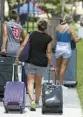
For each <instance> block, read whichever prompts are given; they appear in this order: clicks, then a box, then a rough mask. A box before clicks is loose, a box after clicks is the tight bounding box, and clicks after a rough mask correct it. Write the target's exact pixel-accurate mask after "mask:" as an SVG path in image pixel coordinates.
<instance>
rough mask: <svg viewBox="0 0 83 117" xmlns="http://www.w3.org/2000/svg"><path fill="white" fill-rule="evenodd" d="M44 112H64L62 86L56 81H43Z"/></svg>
mask: <svg viewBox="0 0 83 117" xmlns="http://www.w3.org/2000/svg"><path fill="white" fill-rule="evenodd" d="M42 113H43V114H45V113H59V114H62V113H63V94H62V87H61V86H59V85H57V84H56V83H50V70H49V82H47V83H43V87H42Z"/></svg>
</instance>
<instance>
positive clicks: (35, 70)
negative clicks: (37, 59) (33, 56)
mask: <svg viewBox="0 0 83 117" xmlns="http://www.w3.org/2000/svg"><path fill="white" fill-rule="evenodd" d="M46 68H47V67H40V66H36V65H33V64H29V63H25V72H26V74H27V75H28V74H36V75H39V76H44V73H45V71H46Z"/></svg>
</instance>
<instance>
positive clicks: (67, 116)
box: [0, 88, 82, 117]
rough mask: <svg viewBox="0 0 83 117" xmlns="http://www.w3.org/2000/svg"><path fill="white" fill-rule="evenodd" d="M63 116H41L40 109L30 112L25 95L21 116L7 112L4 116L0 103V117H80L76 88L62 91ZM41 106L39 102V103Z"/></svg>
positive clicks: (80, 111)
mask: <svg viewBox="0 0 83 117" xmlns="http://www.w3.org/2000/svg"><path fill="white" fill-rule="evenodd" d="M63 95H64V97H63V101H64V104H63V115H57V114H53V115H52V114H47V115H42V113H41V108H38V109H37V110H36V112H31V111H30V110H29V108H28V107H27V106H29V105H30V104H29V101H27V100H29V99H28V96H27V95H26V97H27V98H26V99H27V100H26V109H25V112H24V113H23V114H20V113H19V112H9V113H8V114H6V113H5V112H4V108H3V103H2V102H0V117H15V116H16V117H25V116H26V117H43V116H44V117H47V116H48V117H52V116H53V117H82V110H81V107H80V101H79V99H78V95H77V91H76V88H73V89H72V88H69V89H67V90H63ZM40 105H41V101H40Z"/></svg>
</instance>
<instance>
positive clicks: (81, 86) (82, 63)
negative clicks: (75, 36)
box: [77, 40, 83, 110]
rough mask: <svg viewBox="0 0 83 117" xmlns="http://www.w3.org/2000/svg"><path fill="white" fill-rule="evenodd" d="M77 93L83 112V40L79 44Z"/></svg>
mask: <svg viewBox="0 0 83 117" xmlns="http://www.w3.org/2000/svg"><path fill="white" fill-rule="evenodd" d="M77 82H78V84H77V91H78V95H79V98H80V101H81V106H82V110H83V40H81V41H80V42H78V44H77Z"/></svg>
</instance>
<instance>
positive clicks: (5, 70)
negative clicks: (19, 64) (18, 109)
mask: <svg viewBox="0 0 83 117" xmlns="http://www.w3.org/2000/svg"><path fill="white" fill-rule="evenodd" d="M14 61H15V58H14V57H8V56H7V57H3V56H0V98H3V94H4V86H5V84H6V82H7V81H11V80H12V71H13V67H12V64H13V63H14Z"/></svg>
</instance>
